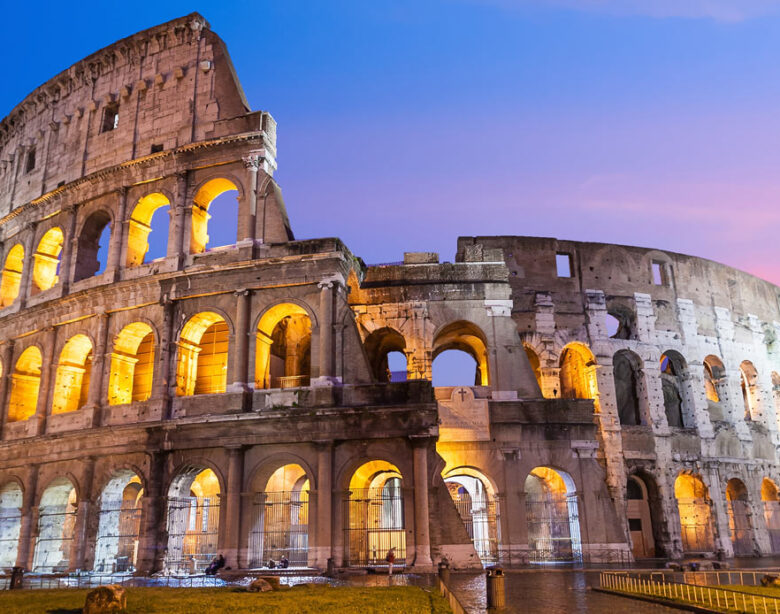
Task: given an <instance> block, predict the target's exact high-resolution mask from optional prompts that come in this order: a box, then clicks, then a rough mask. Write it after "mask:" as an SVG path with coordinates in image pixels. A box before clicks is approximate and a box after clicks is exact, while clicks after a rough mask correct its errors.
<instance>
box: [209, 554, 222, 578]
mask: <svg viewBox="0 0 780 614" xmlns="http://www.w3.org/2000/svg"><path fill="white" fill-rule="evenodd" d="M224 566H225V557H224V556H222V555H221V554H218V555H217V556H215V557H214V560H212V561H211V563H209V566H208V567H206V575H207V576H215V575H217V572H218V571H219V570H220V569H222V568H223V567H224Z"/></svg>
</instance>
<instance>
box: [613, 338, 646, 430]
mask: <svg viewBox="0 0 780 614" xmlns="http://www.w3.org/2000/svg"><path fill="white" fill-rule="evenodd" d="M642 366H643V365H642V359H641V358H639V356H637V355H636V354H635V353H634V352H632V351H631V350H618V351H617V352H615V355H614V356H613V357H612V376H613V378H614V381H615V405H616V407H617V413H618V419H619V420H620V424H623V425H637V424H643V423H644V418H645V416H644V415H643V414H644V412H643V409H645V408H644V407H643V405H644V394H643V393H644V385H643V377H642Z"/></svg>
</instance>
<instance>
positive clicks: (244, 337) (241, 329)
mask: <svg viewBox="0 0 780 614" xmlns="http://www.w3.org/2000/svg"><path fill="white" fill-rule="evenodd" d="M234 294H235V295H236V362H235V364H236V366H235V370H234V371H233V379H234V381H233V383H232V384H231V385H230V386H228V392H243V391H245V390H249V389H250V388H251V386H250V384H249V382H251V381H252V380H251V379H250V377H249V310H250V306H251V303H252V292H251V291H250V290H247V289H245V288H242V289H240V290H236V291H235V292H234Z"/></svg>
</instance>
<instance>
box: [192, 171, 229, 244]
mask: <svg viewBox="0 0 780 614" xmlns="http://www.w3.org/2000/svg"><path fill="white" fill-rule="evenodd" d="M214 211H219V224H218V225H209V220H210V219H211V217H212V214H213V212H214ZM237 233H238V188H237V187H236V185H235V184H234V183H233V182H232V181H230V180H229V179H223V178H221V177H220V178H217V179H212V180H211V181H208V182H206V183H205V184H204V185H203V186H201V188H200V189H199V190H198V193H197V194H196V195H195V198H194V202H193V206H192V233H191V236H190V253H191V254H201V253H203V252H205V251H206V246H208V247H209V249H212V248H214V247H219V246H222V245H233V244H235V242H236V236H237Z"/></svg>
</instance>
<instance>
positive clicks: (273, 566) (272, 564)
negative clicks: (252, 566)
mask: <svg viewBox="0 0 780 614" xmlns="http://www.w3.org/2000/svg"><path fill="white" fill-rule="evenodd" d="M266 567H268V569H276V561H274V560H273V559H268V565H266Z"/></svg>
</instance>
